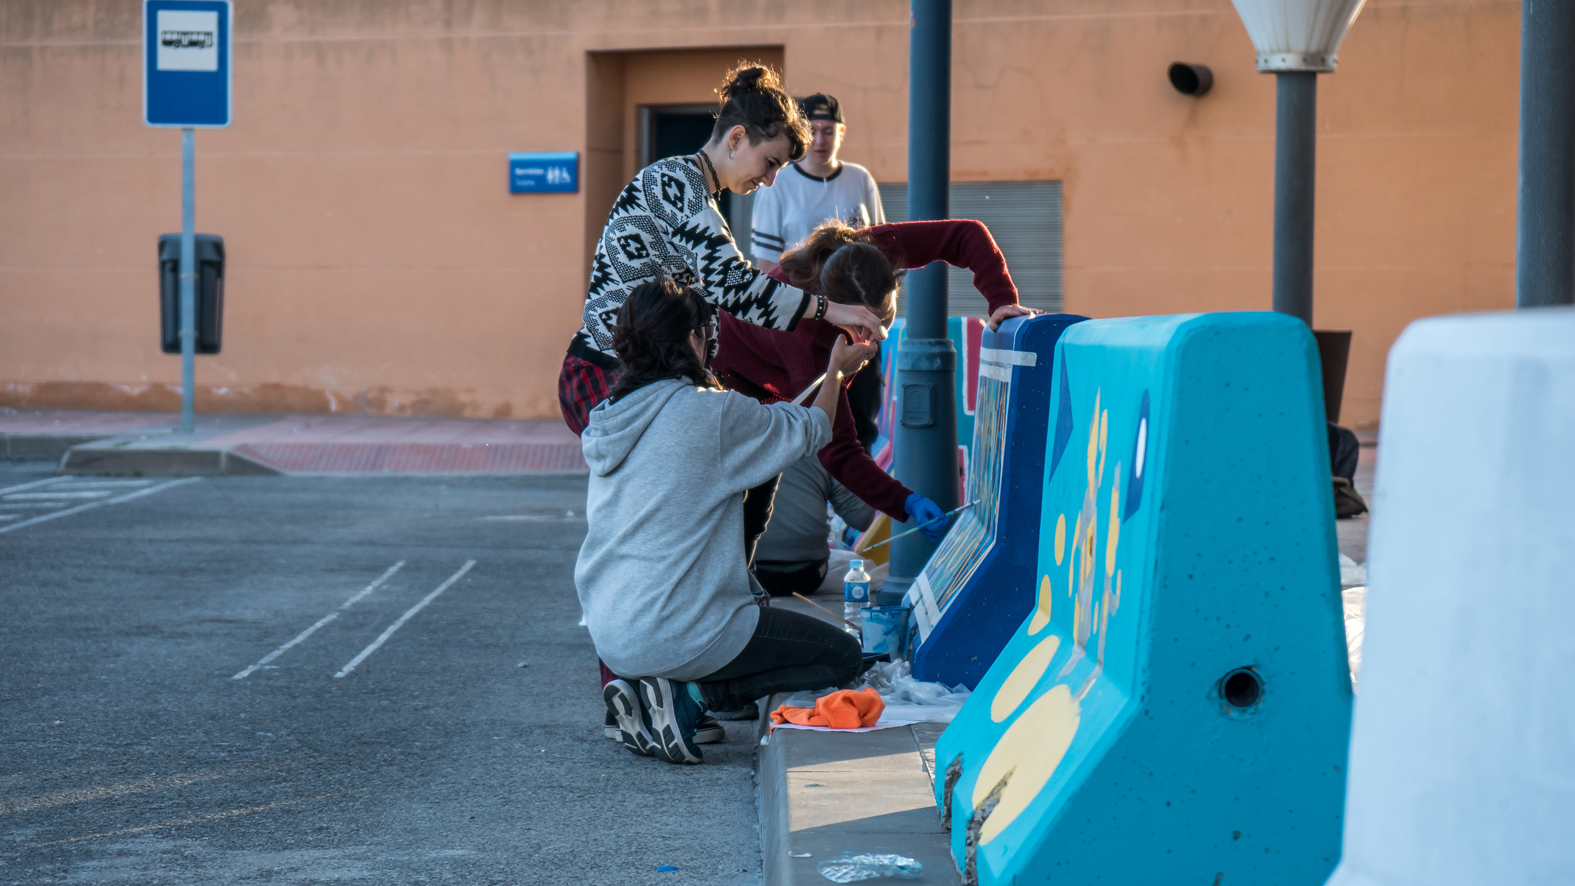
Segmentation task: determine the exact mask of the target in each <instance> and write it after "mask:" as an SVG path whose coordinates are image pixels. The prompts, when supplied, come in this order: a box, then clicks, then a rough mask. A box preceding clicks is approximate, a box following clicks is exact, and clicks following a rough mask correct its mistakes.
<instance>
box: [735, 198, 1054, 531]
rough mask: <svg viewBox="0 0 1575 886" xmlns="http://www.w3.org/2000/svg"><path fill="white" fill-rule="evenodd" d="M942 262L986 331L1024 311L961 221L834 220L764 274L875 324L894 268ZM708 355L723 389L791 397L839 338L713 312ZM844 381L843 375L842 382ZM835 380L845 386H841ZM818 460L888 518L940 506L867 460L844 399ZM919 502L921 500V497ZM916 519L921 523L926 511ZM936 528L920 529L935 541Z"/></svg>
mask: <svg viewBox="0 0 1575 886" xmlns="http://www.w3.org/2000/svg"><path fill="white" fill-rule="evenodd" d="M935 261H943V262H946V263H947V264H949V265H953V266H956V267H959V268H963V269H965V270H969V271H972V272H973V285H974V288H976V289H978V290H979V292H980V294H981V295H983V296H984V298H985V301H986V302H987V303H988V304H989V306H990V328H991V329H995V328H997V327H998V326H1000V324H1001V321H1003V320H1005V319H1006V318H1008V317H1015V316H1020V315H1023V314H1031V313H1033V311H1031V310H1030V309H1028V308H1024V307H1022V306H1021V305H1019V304H1018V303H1017V286H1016V285H1015V284H1013V283H1012V275H1011V274H1010V272H1008V271H1007V268H1006V258H1005V257H1004V256H1002V255H1001V250H1000V248H999V247H998V246H996V245H995V238H993V237H991V236H990V230H989V229H988V228H986V227H985V226H984V224H983V223H981V222H977V221H973V220H971V219H950V220H945V221H930V222H897V223H894V224H887V225H875V226H874V227H869V228H864V229H862V230H855V229H853V228H850V227H847V226H846V225H842V224H839V223H836V222H830V223H827V224H825V225H822V226H820V227H819V228H816V229H815V231H814V233H812V234H811V235H810V237H809V240H808V241H806V242H805V244H804V245H803V246H801V247H799V248H797V249H793V250H789V251H788V252H786V253H783V255H782V261H781V263H780V264H778V265H777V267H775V268H772V269H771V272H770V273H771V276H773V277H776V278H777V279H778V280H781V281H783V282H785V283H789V284H790V285H793V286H796V287H798V288H800V289H803V290H804V291H805V292H810V293H813V294H817V295H825V296H826V298H827V299H828V300H830V301H832V302H837V303H839V304H855V305H857V304H862V305H864V306H866V307H868V308H869V309H870V310H871V311H872V312H874V314H875V315H876V317H878V318H879V319H880V320H881V322H882V323H883V324H884V325H890V323H891V321H892V319H893V318H894V317H895V316H896V314H897V280H898V278H899V276H900V274H901V273H902V272H903V271H906V270H909V269H912V268H922V267H924V266H925V265H927V264H929V263H931V262H935ZM718 318H719V327H720V328H719V331H718V349H717V353H716V356H715V357H714V358H713V359H712V361H711V369H712V371H713V372H715V373H716V375H717V377H718V378H719V379H721V381H722V383H723V384H724V385H726V386H727V387H728V388H731V389H733V390H735V391H738V392H739V393H742V394H747V395H749V396H751V397H754V398H755V399H757V400H760V401H761V402H763V403H771V402H775V401H779V400H793V399H794V398H796V397H798V395H799V394H801V393H803V392H804V391H805V390H806V389H807V388H809V387H810V386H811V385H814V384H815V383H816V382H817V380H818V378H819V376H820V371H821V369H822V368H823V367H824V366H825V365H826V361H827V359H829V357H830V355H831V346H832V344H833V343H834V342H835V341H836V340H837V337H838V336H839V335H841V334H842V330H841V329H839V328H838V327H836V326H834V325H832V324H830V323H827V322H825V321H824V320H801V321H799V323H798V325H797V326H796V327H795V328H794V329H793V330H792V331H791V332H779V331H775V330H770V329H766V328H764V327H760V326H754V325H751V324H748V323H743V322H741V321H739V320H737V319H734V318H733V317H732V316H730V315H728V314H727V313H725V312H722V313H719V314H718ZM849 381H851V379H849ZM844 383H845V384H846V383H847V382H844ZM819 458H820V463H821V464H823V465H825V467H826V470H827V472H829V473H830V474H831V476H833V477H835V478H836V479H837V481H838V482H840V483H841V484H842V485H843V486H846V487H847V488H848V490H849V491H851V492H852V493H853V494H854V495H857V496H858V497H859V498H861V499H863V500H864V501H865V502H867V503H868V504H870V505H871V506H872V507H875V508H878V509H880V510H881V511H884V512H885V513H887V514H890V515H891V516H892V518H893V519H895V520H898V521H901V522H907V521H908V519H909V518H910V511H913V510H915V507H913V506H910V505H917V506H920V507H922V506H924V505H927V506H928V507H925V508H924V510H926V511H927V510H929V509H930V508H933V509H934V512H935V513H936V514H939V513H940V509H939V508H938V507H936V506H935V505H934V503H933V502H930V501H929V500H928V499H923V500H922V502H915V501H914V500H913V496H914V495H915V493H914V492H913V490H911V489H909V488H908V487H906V486H904V485H902V484H901V483H900V482H898V481H897V480H896V478H894V477H892V476H891V475H890V474H887V473H886V472H885V471H883V470H881V467H880V466H879V465H877V464H876V463H875V460H874V459H873V458H871V457H870V456H869V453H868V452H866V451H865V449H864V447H863V446H862V445H861V444H860V443H859V440H858V433H857V430H856V428H855V426H854V421H853V412H852V410H851V409H850V408H849V406H848V400H847V398H846V397H843V398H841V399H839V400H838V405H837V415H836V416H835V418H834V421H833V423H832V438H831V443H829V444H827V446H826V448H824V449H822V450H821V451H820V455H819ZM919 498H921V499H922V496H920V497H919ZM917 516H919V517H921V518H924V519H930V515H929V514H927V513H923V512H921V513H918V514H917ZM945 528H946V524H945V523H942V524H939V525H936V526H933V527H930V531H928V532H925V533H924V534H925V535H926V536H932V540H933V538H938V537H939V536H940V535H941V534H942V533H944V531H945Z"/></svg>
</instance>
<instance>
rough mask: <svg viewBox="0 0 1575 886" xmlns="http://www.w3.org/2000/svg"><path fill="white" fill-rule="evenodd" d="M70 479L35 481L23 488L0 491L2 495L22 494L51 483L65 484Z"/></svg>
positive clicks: (13, 487) (24, 485) (24, 484)
mask: <svg viewBox="0 0 1575 886" xmlns="http://www.w3.org/2000/svg"><path fill="white" fill-rule="evenodd" d="M70 479H71V478H70V477H49V478H47V479H44V480H34V481H33V482H31V483H23V484H22V485H21V486H7V487H6V488H4V489H0V495H6V494H8V493H12V492H21V491H22V490H24V489H36V488H38V487H40V486H48V485H49V484H51V483H64V482H66V481H67V480H70Z"/></svg>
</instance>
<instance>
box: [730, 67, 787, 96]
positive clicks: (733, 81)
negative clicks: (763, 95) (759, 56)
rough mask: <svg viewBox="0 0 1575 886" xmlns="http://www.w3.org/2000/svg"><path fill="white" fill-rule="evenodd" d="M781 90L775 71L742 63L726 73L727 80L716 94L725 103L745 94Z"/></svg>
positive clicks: (780, 81)
mask: <svg viewBox="0 0 1575 886" xmlns="http://www.w3.org/2000/svg"><path fill="white" fill-rule="evenodd" d="M781 88H782V77H781V76H780V75H779V74H777V72H776V71H773V70H771V69H770V68H768V67H766V66H764V65H758V64H752V63H749V62H744V63H741V64H739V66H738V67H736V68H734V69H733V70H731V71H728V72H727V79H725V80H723V81H722V88H721V89H718V90H717V94H718V95H720V96H721V97H722V101H723V102H726V101H727V100H728V99H731V98H735V97H737V96H740V95H744V94H745V93H750V92H761V91H763V90H767V89H781Z"/></svg>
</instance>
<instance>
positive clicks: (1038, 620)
mask: <svg viewBox="0 0 1575 886" xmlns="http://www.w3.org/2000/svg"><path fill="white" fill-rule="evenodd" d="M1049 623H1050V576H1048V575H1042V576H1040V577H1039V602H1038V604H1037V605H1035V606H1034V617H1033V618H1032V619H1030V620H1029V622H1028V633H1030V634H1037V633H1039V632H1040V631H1042V630H1044V627H1045V625H1047V624H1049Z"/></svg>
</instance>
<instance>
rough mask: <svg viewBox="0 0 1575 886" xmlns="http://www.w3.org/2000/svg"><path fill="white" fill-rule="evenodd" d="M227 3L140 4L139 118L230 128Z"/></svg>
mask: <svg viewBox="0 0 1575 886" xmlns="http://www.w3.org/2000/svg"><path fill="white" fill-rule="evenodd" d="M231 20H232V19H231V16H230V0H143V2H142V119H143V122H144V123H146V124H147V125H149V126H173V127H183V128H184V127H191V128H204V129H209V128H215V129H216V128H222V127H225V126H229V125H230V22H231Z"/></svg>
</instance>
